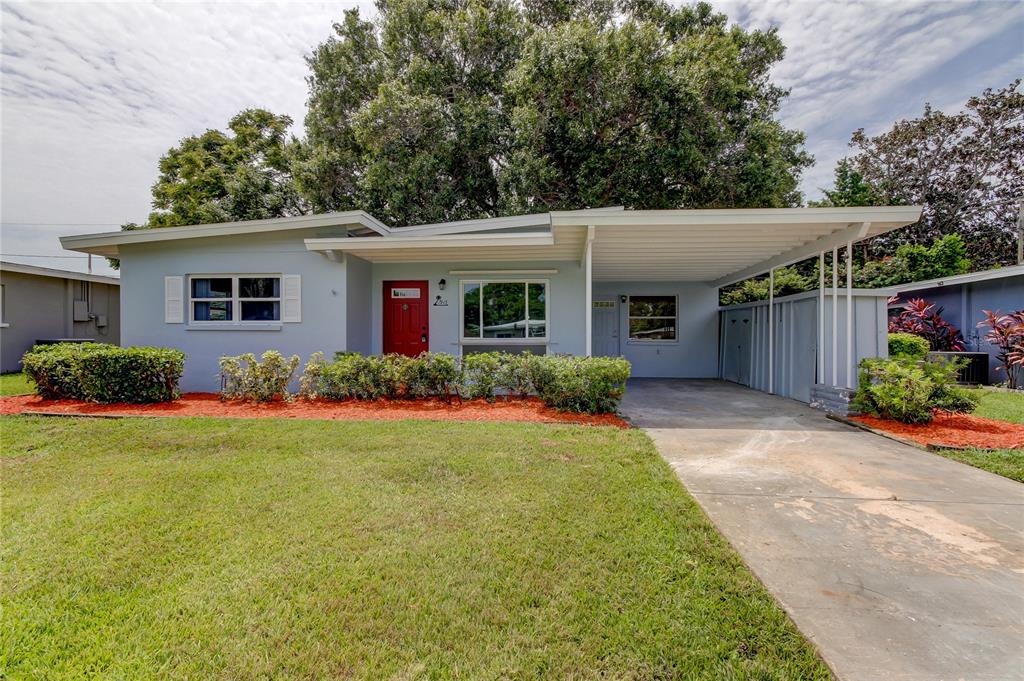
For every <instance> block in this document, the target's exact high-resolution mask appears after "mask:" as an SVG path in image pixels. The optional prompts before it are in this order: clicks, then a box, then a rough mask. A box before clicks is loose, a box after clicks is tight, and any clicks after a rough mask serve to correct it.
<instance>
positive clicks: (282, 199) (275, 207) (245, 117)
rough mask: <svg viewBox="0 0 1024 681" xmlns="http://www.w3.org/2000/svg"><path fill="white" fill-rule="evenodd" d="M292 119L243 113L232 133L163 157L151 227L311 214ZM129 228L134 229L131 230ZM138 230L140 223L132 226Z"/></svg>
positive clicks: (196, 139)
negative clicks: (298, 174)
mask: <svg viewBox="0 0 1024 681" xmlns="http://www.w3.org/2000/svg"><path fill="white" fill-rule="evenodd" d="M291 123H292V120H291V118H289V117H288V116H278V115H275V114H272V113H270V112H269V111H265V110H263V109H247V110H245V111H242V112H241V113H239V114H238V115H236V116H235V117H234V118H232V119H231V121H230V122H229V123H228V132H222V131H220V130H207V131H206V132H204V133H202V134H201V135H194V136H190V137H186V138H185V139H183V140H181V142H180V143H179V144H178V145H177V146H175V147H172V148H171V149H169V150H168V151H167V153H166V154H164V156H163V157H161V159H160V175H159V177H158V178H157V181H156V183H155V184H154V185H153V190H152V191H153V212H151V213H150V214H149V219H148V221H147V225H145V226H148V227H173V226H176V225H193V224H199V223H209V222H225V221H229V220H257V219H261V218H274V217H285V216H289V215H299V214H301V213H303V212H304V211H305V210H306V206H305V203H304V201H303V200H302V199H301V197H300V195H299V193H298V191H297V189H296V187H295V183H294V180H293V179H292V175H291V168H290V162H289V156H288V127H289V126H290V125H291ZM126 227H128V226H126ZM130 227H132V228H137V227H138V226H137V225H131V226H130Z"/></svg>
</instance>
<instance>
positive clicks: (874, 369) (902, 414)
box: [851, 357, 978, 423]
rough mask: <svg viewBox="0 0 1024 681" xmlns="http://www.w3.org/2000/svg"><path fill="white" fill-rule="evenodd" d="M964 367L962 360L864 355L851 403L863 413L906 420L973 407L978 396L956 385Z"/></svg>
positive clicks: (927, 418)
mask: <svg viewBox="0 0 1024 681" xmlns="http://www.w3.org/2000/svg"><path fill="white" fill-rule="evenodd" d="M961 367H962V363H961V362H960V361H959V360H952V361H946V360H923V361H918V360H915V359H912V358H908V357H895V358H892V359H865V360H863V361H862V362H861V364H860V370H859V373H858V379H859V386H858V389H857V394H856V395H855V396H854V399H853V401H852V402H851V404H852V406H853V407H854V408H855V409H857V410H858V411H860V412H862V413H865V414H872V415H874V416H878V417H881V418H885V419H895V420H896V421H901V422H903V423H929V422H930V421H931V420H932V418H933V416H934V412H935V410H942V411H947V412H953V413H967V412H971V411H974V409H975V408H976V407H977V406H978V404H977V400H976V399H975V398H974V397H973V396H972V395H971V394H970V393H969V392H968V391H966V390H964V389H963V388H960V387H958V386H957V385H956V378H957V372H958V371H959V370H960V368H961Z"/></svg>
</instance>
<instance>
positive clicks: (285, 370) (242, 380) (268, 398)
mask: <svg viewBox="0 0 1024 681" xmlns="http://www.w3.org/2000/svg"><path fill="white" fill-rule="evenodd" d="M298 367H299V356H298V355H292V356H291V357H289V358H285V357H284V355H282V354H281V353H280V352H278V351H277V350H267V351H266V352H264V353H263V356H262V357H261V358H260V361H257V360H256V355H254V354H253V353H251V352H248V353H246V354H244V355H237V356H233V357H232V356H225V357H221V358H220V382H221V388H220V394H221V397H224V398H226V399H243V400H251V401H253V402H272V401H273V400H276V399H279V398H281V399H286V400H287V399H289V398H290V397H291V395H290V394H289V392H288V383H289V382H290V381H291V380H292V376H294V375H295V370H296V369H297V368H298Z"/></svg>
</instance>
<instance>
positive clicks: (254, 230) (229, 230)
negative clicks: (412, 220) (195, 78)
mask: <svg viewBox="0 0 1024 681" xmlns="http://www.w3.org/2000/svg"><path fill="white" fill-rule="evenodd" d="M317 227H344V228H346V229H348V230H349V231H359V232H362V233H365V234H372V235H374V236H386V235H388V234H390V233H391V229H390V228H389V227H388V226H387V225H385V224H384V223H382V222H381V221H380V220H378V219H377V218H375V217H373V216H372V215H370V214H369V213H366V212H365V211H361V210H357V211H347V212H343V213H321V214H319V215H302V216H298V217H291V218H273V219H269V220H243V221H240V222H220V223H215V224H208V225H187V226H184V227H159V228H150V229H139V230H134V231H127V232H101V233H99V234H82V235H76V236H62V237H61V238H60V243H61V246H63V247H64V248H66V249H68V250H69V251H80V252H82V253H92V254H94V255H103V256H107V257H117V256H118V255H119V254H120V250H119V249H120V247H121V246H128V245H131V244H144V243H152V242H157V241H177V240H179V239H199V238H204V237H217V236H234V235H241V234H259V233H263V232H280V231H286V230H294V229H310V228H317Z"/></svg>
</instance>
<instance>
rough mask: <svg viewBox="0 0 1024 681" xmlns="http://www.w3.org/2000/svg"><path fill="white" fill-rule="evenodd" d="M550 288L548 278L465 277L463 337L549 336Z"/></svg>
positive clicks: (522, 338)
mask: <svg viewBox="0 0 1024 681" xmlns="http://www.w3.org/2000/svg"><path fill="white" fill-rule="evenodd" d="M547 292H548V283H547V282H546V281H463V282H462V338H463V340H470V341H472V340H480V341H482V342H485V341H486V340H488V339H489V340H491V341H512V342H516V341H523V342H528V341H529V339H531V338H532V339H540V340H542V341H543V340H546V339H547V337H548V304H547Z"/></svg>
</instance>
